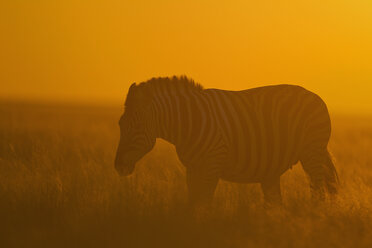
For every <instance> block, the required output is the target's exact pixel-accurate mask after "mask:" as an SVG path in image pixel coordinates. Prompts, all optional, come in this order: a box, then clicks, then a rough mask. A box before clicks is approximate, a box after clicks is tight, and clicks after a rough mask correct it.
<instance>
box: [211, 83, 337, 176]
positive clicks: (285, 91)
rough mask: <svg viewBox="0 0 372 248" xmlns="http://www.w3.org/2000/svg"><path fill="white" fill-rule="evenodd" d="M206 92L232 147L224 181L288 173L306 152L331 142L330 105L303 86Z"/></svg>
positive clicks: (220, 128)
mask: <svg viewBox="0 0 372 248" xmlns="http://www.w3.org/2000/svg"><path fill="white" fill-rule="evenodd" d="M205 93H206V96H207V99H208V101H209V103H210V106H211V111H212V113H213V118H214V119H215V122H216V123H217V124H218V127H219V130H220V132H221V134H222V136H223V137H224V140H225V142H226V144H227V147H228V155H227V156H226V157H227V159H226V161H225V166H224V168H223V170H222V171H223V172H222V178H223V179H226V180H229V181H235V182H261V181H263V180H266V179H269V178H271V177H274V176H277V175H280V174H282V173H284V172H285V171H286V170H287V169H288V168H290V167H291V166H292V165H294V164H296V163H297V162H298V160H299V159H300V156H301V154H302V153H303V152H305V149H312V148H313V147H314V149H315V148H316V147H326V146H327V144H328V140H329V136H330V119H329V114H328V110H327V107H326V105H325V103H324V102H323V101H322V100H321V99H320V97H318V96H317V95H316V94H314V93H312V92H310V91H308V90H306V89H304V88H302V87H299V86H293V85H276V86H266V87H260V88H254V89H249V90H244V91H224V90H217V89H208V90H205ZM314 137H316V139H315V140H314Z"/></svg>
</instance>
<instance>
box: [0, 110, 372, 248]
mask: <svg viewBox="0 0 372 248" xmlns="http://www.w3.org/2000/svg"><path fill="white" fill-rule="evenodd" d="M120 114H121V109H120V108H117V109H114V108H106V107H76V106H57V105H56V106H51V105H49V106H45V105H29V104H4V103H2V104H1V105H0V220H1V224H0V247H120V246H121V247H371V245H372V212H371V211H372V164H371V161H372V152H371V146H372V121H371V119H368V118H366V117H351V116H350V117H337V118H336V117H334V118H333V126H334V132H333V137H332V141H331V151H332V152H333V154H334V156H335V158H336V161H337V163H336V166H337V168H338V170H339V176H340V179H341V183H342V185H341V190H340V194H339V196H338V198H337V199H336V200H335V202H332V203H329V202H328V203H322V204H318V205H316V206H314V205H313V204H311V201H310V196H309V189H308V185H307V179H306V177H305V175H304V173H303V172H302V169H301V168H300V166H299V165H297V166H295V167H294V169H293V170H290V171H289V172H287V173H286V174H285V175H284V176H283V177H282V185H283V189H282V190H283V195H284V206H283V208H281V209H276V210H270V211H264V210H263V205H262V195H261V192H260V190H259V187H258V185H238V184H231V183H226V182H222V183H220V184H219V186H218V189H217V192H216V199H215V202H214V207H213V209H211V212H210V214H209V217H208V219H207V220H206V221H205V222H204V223H202V224H196V223H194V221H193V220H191V219H190V218H188V216H187V215H186V214H185V212H186V209H185V201H186V188H185V176H184V168H183V167H182V165H181V164H180V163H179V161H178V159H177V156H176V154H175V151H174V149H173V147H172V146H170V145H168V144H166V143H165V142H162V141H158V144H157V146H156V147H155V149H154V151H152V152H151V153H150V154H148V155H147V156H146V157H145V158H144V159H143V160H141V162H140V164H139V165H137V168H136V172H135V175H134V176H131V177H129V178H119V176H118V175H117V174H116V172H115V170H114V167H113V159H114V154H115V149H116V144H117V142H118V137H119V130H118V127H117V120H118V118H119V115H120Z"/></svg>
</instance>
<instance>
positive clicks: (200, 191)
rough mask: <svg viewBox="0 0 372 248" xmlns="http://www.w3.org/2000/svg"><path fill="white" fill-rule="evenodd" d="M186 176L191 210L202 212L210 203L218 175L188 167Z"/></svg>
mask: <svg viewBox="0 0 372 248" xmlns="http://www.w3.org/2000/svg"><path fill="white" fill-rule="evenodd" d="M186 178H187V188H188V193H189V206H190V208H191V211H193V212H194V213H196V214H197V215H200V214H203V212H205V211H207V210H208V208H209V207H210V205H211V203H212V200H213V196H214V192H215V190H216V187H217V183H218V180H219V177H218V176H217V175H211V173H203V172H201V171H193V170H190V169H188V170H187V174H186Z"/></svg>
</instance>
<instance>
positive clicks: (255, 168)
mask: <svg viewBox="0 0 372 248" xmlns="http://www.w3.org/2000/svg"><path fill="white" fill-rule="evenodd" d="M124 107H125V111H124V114H123V115H122V116H121V118H120V120H119V126H120V141H119V145H118V148H117V152H116V158H115V169H116V171H117V172H118V173H119V174H120V175H121V176H127V175H130V174H132V172H133V171H134V168H135V164H136V163H137V161H139V160H140V159H141V158H142V157H143V156H144V155H145V154H147V153H148V152H149V151H151V150H152V148H153V147H154V144H155V142H156V138H161V139H164V140H166V141H168V142H170V143H172V144H173V145H174V146H175V148H176V152H177V154H178V157H179V160H180V161H181V163H182V164H183V165H184V166H185V167H186V183H187V188H188V194H189V202H190V204H191V205H194V206H195V205H198V204H203V203H206V202H210V201H211V200H212V199H213V195H214V191H215V189H216V186H217V183H218V181H219V180H220V179H221V180H226V181H230V182H238V183H260V184H261V189H262V191H263V195H264V200H265V202H266V203H268V204H276V203H279V204H280V203H281V202H282V197H281V189H280V177H281V175H282V174H283V173H284V172H285V171H287V170H288V169H289V168H291V167H292V166H293V165H295V164H296V163H298V162H299V161H300V162H301V164H302V167H303V169H304V171H305V173H306V174H307V175H308V177H309V179H310V189H311V192H312V196H313V197H316V198H321V199H324V197H325V194H326V193H327V192H328V193H330V194H332V195H333V194H335V193H337V186H338V176H337V171H336V169H335V166H334V164H333V162H332V158H331V156H330V153H329V152H328V148H327V146H328V142H329V139H330V134H331V120H330V116H329V112H328V109H327V106H326V104H325V103H324V101H323V100H322V99H321V98H320V97H319V96H318V95H316V94H315V93H312V92H311V91H308V90H306V89H304V88H303V87H300V86H296V85H284V84H283V85H273V86H264V87H258V88H251V89H247V90H242V91H228V90H221V89H204V88H203V86H202V85H200V84H198V83H195V82H194V81H193V80H192V79H189V78H187V77H186V76H181V77H176V76H173V77H170V78H169V77H159V78H152V79H150V80H148V81H145V82H142V83H140V84H136V83H133V84H132V85H131V86H130V88H129V90H128V93H127V97H126V100H125V106H124Z"/></svg>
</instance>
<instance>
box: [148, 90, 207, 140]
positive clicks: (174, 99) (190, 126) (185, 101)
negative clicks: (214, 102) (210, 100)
mask: <svg viewBox="0 0 372 248" xmlns="http://www.w3.org/2000/svg"><path fill="white" fill-rule="evenodd" d="M200 98H201V96H200V93H197V92H192V91H188V92H180V93H173V92H172V93H170V94H162V95H158V96H157V97H155V98H154V99H155V100H154V119H155V123H156V125H155V134H156V136H157V138H161V139H164V140H166V141H168V142H170V143H172V144H174V145H176V146H180V145H181V146H182V145H185V144H186V143H189V142H190V139H192V137H193V135H194V133H195V129H198V128H200V125H201V124H200V119H201V111H203V107H202V104H203V103H202V100H201V99H200ZM204 114H206V113H204Z"/></svg>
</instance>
